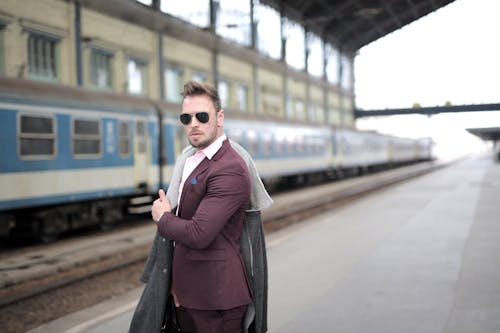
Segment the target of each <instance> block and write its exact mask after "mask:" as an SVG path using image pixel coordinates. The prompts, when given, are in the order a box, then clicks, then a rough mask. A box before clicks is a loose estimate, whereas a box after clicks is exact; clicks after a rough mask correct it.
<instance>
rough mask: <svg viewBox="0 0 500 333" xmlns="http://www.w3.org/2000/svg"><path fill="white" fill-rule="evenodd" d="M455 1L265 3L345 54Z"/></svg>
mask: <svg viewBox="0 0 500 333" xmlns="http://www.w3.org/2000/svg"><path fill="white" fill-rule="evenodd" d="M453 1H454V0H387V1H381V0H378V1H375V0H336V1H332V0H261V3H264V4H267V5H269V6H271V7H273V8H275V9H276V10H278V11H280V12H282V13H283V14H284V15H285V16H286V17H288V18H290V19H292V20H294V21H297V22H298V23H300V24H302V25H303V26H304V27H306V29H307V30H308V31H311V32H314V33H315V34H317V35H318V36H320V37H322V38H324V39H325V40H326V41H328V42H330V43H332V44H334V45H336V46H337V47H339V48H340V49H341V50H343V51H344V52H353V53H354V52H356V51H357V50H359V49H360V48H362V47H363V46H365V45H368V44H370V43H371V42H373V41H375V40H377V39H379V38H381V37H383V36H385V35H387V34H389V33H391V32H393V31H395V30H398V29H400V28H402V27H403V26H405V25H407V24H409V23H411V22H413V21H416V20H418V19H419V18H421V17H423V16H425V15H427V14H429V13H431V12H433V11H436V10H438V9H439V8H441V7H444V6H446V5H448V4H449V3H451V2H453Z"/></svg>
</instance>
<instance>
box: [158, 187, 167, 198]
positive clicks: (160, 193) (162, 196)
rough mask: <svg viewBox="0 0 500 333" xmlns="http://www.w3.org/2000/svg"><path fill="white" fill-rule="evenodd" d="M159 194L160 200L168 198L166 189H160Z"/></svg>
mask: <svg viewBox="0 0 500 333" xmlns="http://www.w3.org/2000/svg"><path fill="white" fill-rule="evenodd" d="M158 195H159V196H160V201H165V200H167V196H166V195H165V191H164V190H163V189H160V190H159V191H158Z"/></svg>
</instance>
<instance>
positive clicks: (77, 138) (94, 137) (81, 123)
mask: <svg viewBox="0 0 500 333" xmlns="http://www.w3.org/2000/svg"><path fill="white" fill-rule="evenodd" d="M101 140H102V139H101V124H100V122H99V121H98V120H89V119H73V154H74V155H77V156H78V155H80V156H85V157H88V156H89V155H99V154H100V153H101Z"/></svg>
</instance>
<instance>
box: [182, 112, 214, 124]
mask: <svg viewBox="0 0 500 333" xmlns="http://www.w3.org/2000/svg"><path fill="white" fill-rule="evenodd" d="M195 116H196V119H198V121H199V122H200V123H202V124H206V123H208V119H209V118H210V116H209V115H208V112H198V113H196V114H195ZM179 119H180V120H181V123H183V124H184V125H188V124H189V123H190V122H191V119H193V116H192V115H190V114H189V113H182V114H181V115H180V117H179Z"/></svg>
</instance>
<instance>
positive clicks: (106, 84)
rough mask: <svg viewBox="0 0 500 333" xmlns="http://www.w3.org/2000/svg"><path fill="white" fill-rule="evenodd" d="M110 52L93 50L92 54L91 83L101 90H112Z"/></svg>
mask: <svg viewBox="0 0 500 333" xmlns="http://www.w3.org/2000/svg"><path fill="white" fill-rule="evenodd" d="M112 59H113V54H112V53H111V52H109V51H104V50H100V49H92V50H91V53H90V83H91V84H92V86H93V87H95V88H99V89H111V86H112V81H111V61H112Z"/></svg>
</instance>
